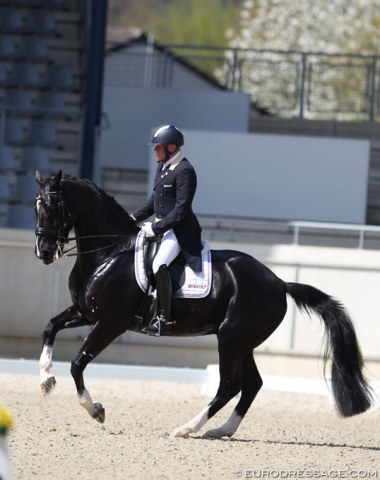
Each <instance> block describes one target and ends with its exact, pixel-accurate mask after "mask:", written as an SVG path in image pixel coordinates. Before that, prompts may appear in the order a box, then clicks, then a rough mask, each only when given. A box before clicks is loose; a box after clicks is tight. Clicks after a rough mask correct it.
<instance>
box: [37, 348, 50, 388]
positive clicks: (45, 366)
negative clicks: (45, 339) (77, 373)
mask: <svg viewBox="0 0 380 480" xmlns="http://www.w3.org/2000/svg"><path fill="white" fill-rule="evenodd" d="M52 358H53V347H49V346H48V345H44V348H43V349H42V352H41V356H40V362H39V366H40V376H41V383H43V382H44V381H45V380H46V379H47V378H48V377H51V375H49V370H50V369H51V367H52V365H53V363H52Z"/></svg>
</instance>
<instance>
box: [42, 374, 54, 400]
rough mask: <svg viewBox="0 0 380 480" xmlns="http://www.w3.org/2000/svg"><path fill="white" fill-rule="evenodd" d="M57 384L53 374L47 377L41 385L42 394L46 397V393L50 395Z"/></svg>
mask: <svg viewBox="0 0 380 480" xmlns="http://www.w3.org/2000/svg"><path fill="white" fill-rule="evenodd" d="M56 385H57V381H56V379H55V377H53V376H51V377H49V378H47V379H46V380H45V381H44V382H43V383H41V385H40V387H41V393H42V395H43V396H44V397H46V395H49V393H51V392H52V391H53V390H54V388H55V386H56Z"/></svg>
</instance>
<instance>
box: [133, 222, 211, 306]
mask: <svg viewBox="0 0 380 480" xmlns="http://www.w3.org/2000/svg"><path fill="white" fill-rule="evenodd" d="M202 244H203V250H202V271H201V272H198V273H195V272H193V270H191V268H190V267H189V266H188V265H185V282H184V284H183V286H182V287H181V288H180V289H178V290H176V291H175V292H173V297H177V298H204V297H207V295H208V294H209V293H210V290H211V277H212V275H211V273H212V270H211V251H210V247H209V244H208V242H207V241H206V240H203V241H202ZM135 275H136V281H137V283H138V285H139V287H140V288H141V289H142V290H143V291H144V292H145V291H146V289H147V286H148V278H147V276H146V272H145V268H144V233H143V232H142V231H140V232H139V234H138V235H137V239H136V250H135Z"/></svg>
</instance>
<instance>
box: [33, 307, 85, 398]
mask: <svg viewBox="0 0 380 480" xmlns="http://www.w3.org/2000/svg"><path fill="white" fill-rule="evenodd" d="M87 324H88V323H87V321H86V320H85V319H84V318H83V316H82V314H81V313H80V312H78V310H77V309H76V308H75V307H74V306H73V305H72V306H71V307H69V308H67V309H66V310H64V311H63V312H62V313H60V314H59V315H57V316H56V317H54V318H52V319H51V320H50V321H49V323H48V324H47V325H46V327H45V330H44V334H43V344H42V352H41V356H40V361H39V367H40V379H41V382H40V386H41V392H42V394H43V395H47V394H48V393H50V392H51V391H52V390H53V389H54V387H55V385H56V381H55V377H54V376H53V375H51V374H50V373H49V372H50V369H51V367H52V359H53V345H54V340H55V337H56V335H57V333H58V332H59V331H60V330H63V329H66V328H75V327H81V326H83V325H87Z"/></svg>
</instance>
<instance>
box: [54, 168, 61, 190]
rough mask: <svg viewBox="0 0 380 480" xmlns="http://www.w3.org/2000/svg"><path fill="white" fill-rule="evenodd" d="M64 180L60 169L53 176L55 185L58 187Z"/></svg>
mask: <svg viewBox="0 0 380 480" xmlns="http://www.w3.org/2000/svg"><path fill="white" fill-rule="evenodd" d="M61 180H62V170H60V171H59V172H58V173H57V175H56V176H55V177H54V178H53V186H54V187H58V186H59V184H60V183H61Z"/></svg>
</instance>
